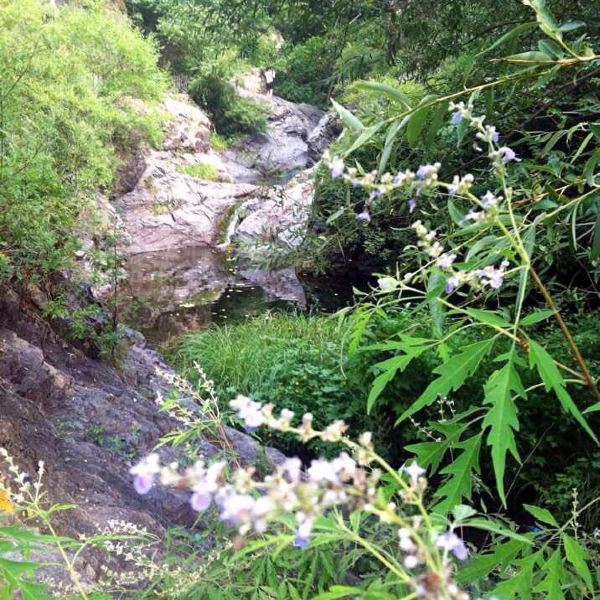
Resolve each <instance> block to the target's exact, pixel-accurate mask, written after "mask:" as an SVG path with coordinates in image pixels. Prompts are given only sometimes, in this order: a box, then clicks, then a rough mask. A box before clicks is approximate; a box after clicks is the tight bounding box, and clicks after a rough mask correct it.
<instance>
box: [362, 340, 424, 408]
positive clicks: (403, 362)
mask: <svg viewBox="0 0 600 600" xmlns="http://www.w3.org/2000/svg"><path fill="white" fill-rule="evenodd" d="M426 349H427V347H426V346H425V347H416V348H415V347H413V348H408V347H405V348H404V350H405V352H406V354H401V355H399V356H394V357H392V358H388V359H387V360H384V361H382V362H380V363H377V364H376V365H375V367H376V368H378V369H384V372H383V373H381V375H378V376H377V377H376V378H375V380H374V381H373V385H372V386H371V391H370V392H369V397H368V398H367V414H371V410H372V409H373V405H374V404H375V401H376V400H377V398H379V396H380V395H381V393H382V392H383V390H384V389H385V388H386V386H387V384H388V383H389V382H390V381H392V379H394V377H395V376H396V373H397V372H398V371H404V369H406V367H408V365H409V364H410V362H411V361H412V360H413V359H414V358H417V357H418V356H419V355H421V354H422V353H423V352H425V350H426Z"/></svg>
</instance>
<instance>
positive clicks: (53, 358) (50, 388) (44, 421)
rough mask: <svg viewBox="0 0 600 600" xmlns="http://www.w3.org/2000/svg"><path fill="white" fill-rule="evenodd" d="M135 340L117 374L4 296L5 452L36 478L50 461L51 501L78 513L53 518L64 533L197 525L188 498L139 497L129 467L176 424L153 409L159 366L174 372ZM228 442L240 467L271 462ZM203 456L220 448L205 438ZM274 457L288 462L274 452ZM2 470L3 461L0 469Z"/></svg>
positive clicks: (0, 411)
mask: <svg viewBox="0 0 600 600" xmlns="http://www.w3.org/2000/svg"><path fill="white" fill-rule="evenodd" d="M130 341H131V343H132V346H131V347H130V348H129V350H128V352H127V355H126V356H125V357H124V361H123V365H122V368H121V369H120V371H116V370H114V369H112V368H110V367H109V366H107V365H106V364H104V363H102V362H99V361H96V360H92V359H90V358H88V357H86V356H85V355H84V354H83V353H81V352H79V351H77V350H76V349H74V348H73V347H72V346H69V345H68V344H66V343H65V342H64V340H62V339H61V338H59V337H58V336H57V335H56V334H55V333H54V331H53V330H52V329H51V328H50V326H49V325H48V324H47V323H45V322H43V321H42V320H41V319H40V317H39V315H38V314H37V312H36V311H35V310H34V308H33V307H32V306H31V305H30V304H28V303H27V302H24V301H23V300H22V299H19V298H18V297H17V296H16V294H14V293H13V292H11V291H8V290H2V295H1V296H0V446H2V447H4V448H6V449H7V450H8V451H9V453H10V454H11V455H13V456H14V457H15V459H16V460H17V462H18V463H19V464H20V465H21V466H22V468H23V469H24V470H26V471H28V472H29V473H34V472H35V471H36V468H37V463H38V461H39V460H43V461H45V464H46V471H47V475H46V478H45V479H46V482H47V488H46V489H47V492H48V494H49V500H50V501H51V502H61V503H69V504H75V505H76V506H77V507H76V508H75V509H73V510H70V511H66V512H62V513H57V515H56V519H57V527H58V528H59V530H60V531H61V532H62V533H64V534H71V535H77V534H79V533H96V532H97V527H96V526H97V525H103V524H105V522H106V521H107V520H108V519H119V520H121V519H123V520H125V521H128V522H132V523H135V524H137V525H140V526H144V527H148V528H149V529H150V530H152V531H154V532H156V533H161V532H162V531H163V528H164V527H166V526H169V525H172V524H173V523H180V524H182V525H187V526H191V525H192V524H193V522H194V517H195V515H194V514H193V513H192V511H191V509H190V508H189V505H188V496H187V494H180V493H172V492H168V491H165V490H163V489H155V490H153V491H152V492H151V493H150V494H148V496H139V495H137V494H136V493H135V491H134V489H133V487H132V482H131V476H130V475H129V465H130V463H131V461H132V460H135V458H136V457H137V456H143V455H145V454H147V453H149V452H150V451H152V449H153V448H154V447H155V445H156V444H157V442H158V441H159V439H160V437H161V436H163V435H164V434H165V433H167V432H168V431H171V430H173V429H175V428H177V427H179V424H178V422H177V421H175V420H174V419H172V418H171V417H169V416H168V415H165V414H164V413H161V412H159V410H158V407H157V405H156V402H155V399H156V393H157V391H158V390H161V391H162V392H163V393H168V390H169V386H168V385H167V384H166V383H165V381H164V380H163V379H161V378H160V377H159V376H158V375H157V373H156V369H157V368H160V369H163V370H166V371H169V369H168V367H167V366H166V365H165V363H164V361H163V359H162V357H161V356H160V355H159V354H158V353H156V352H154V351H152V350H150V349H148V348H147V347H145V344H144V341H143V338H142V337H141V336H139V335H133V334H132V336H131V339H130ZM188 402H189V400H188ZM227 437H228V440H229V443H230V444H231V445H232V446H233V447H234V448H235V449H236V451H237V453H238V454H239V457H240V461H241V462H242V463H246V464H253V463H254V462H255V461H256V460H257V457H258V456H259V455H263V456H264V451H263V450H262V449H261V448H260V447H259V446H258V444H257V443H256V442H255V441H254V440H252V439H251V438H249V437H248V436H246V435H245V434H243V433H240V432H237V431H233V430H229V429H228V430H227ZM198 450H199V452H202V453H204V454H205V455H207V456H210V455H212V454H215V453H216V452H217V451H218V447H217V446H216V445H214V444H212V443H210V442H208V440H203V441H202V442H201V444H200V447H199V448H198ZM165 452H166V453H167V454H166V457H168V458H170V459H172V458H173V457H174V455H173V454H172V452H171V453H170V451H168V450H166V451H165ZM267 457H268V458H269V459H270V460H273V461H279V460H281V459H282V458H283V457H282V455H281V454H280V453H278V452H277V451H275V450H268V452H267ZM4 468H5V465H3V464H1V463H0V472H1V471H2V470H3V469H4Z"/></svg>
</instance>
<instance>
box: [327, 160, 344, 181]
mask: <svg viewBox="0 0 600 600" xmlns="http://www.w3.org/2000/svg"><path fill="white" fill-rule="evenodd" d="M344 168H345V166H344V159H342V158H340V157H338V158H335V159H334V160H333V162H332V163H331V168H330V173H331V177H332V178H333V179H337V178H338V177H341V176H342V175H343V174H344Z"/></svg>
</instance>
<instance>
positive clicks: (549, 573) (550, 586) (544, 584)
mask: <svg viewBox="0 0 600 600" xmlns="http://www.w3.org/2000/svg"><path fill="white" fill-rule="evenodd" d="M542 573H544V575H545V577H544V578H543V579H542V581H540V582H539V583H538V584H537V585H536V586H535V588H534V589H533V591H534V592H536V593H538V594H541V593H542V592H545V595H544V598H545V599H546V600H564V598H565V596H564V594H563V591H562V586H561V579H562V574H563V568H562V560H561V555H560V551H559V550H555V551H554V552H553V553H552V555H551V556H550V558H549V559H548V560H547V561H546V562H545V563H544V566H543V567H542Z"/></svg>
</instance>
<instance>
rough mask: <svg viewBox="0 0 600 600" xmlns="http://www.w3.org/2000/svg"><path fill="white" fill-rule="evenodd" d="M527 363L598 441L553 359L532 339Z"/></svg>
mask: <svg viewBox="0 0 600 600" xmlns="http://www.w3.org/2000/svg"><path fill="white" fill-rule="evenodd" d="M529 365H530V367H531V368H533V367H534V366H535V367H536V369H537V371H538V373H539V375H540V377H541V379H542V382H543V383H544V387H545V388H546V391H550V390H554V393H555V394H556V396H557V397H558V400H559V401H560V403H561V405H562V407H563V409H564V410H565V411H566V412H567V413H569V414H570V415H572V416H573V417H574V418H575V420H576V421H577V422H578V423H579V424H580V425H581V426H582V427H583V428H584V429H585V431H587V433H588V434H589V435H590V436H591V438H592V439H593V440H594V441H595V442H596V443H598V438H597V437H596V436H595V434H594V432H593V431H592V430H591V428H590V426H589V425H588V422H587V421H586V420H585V417H584V416H583V415H582V414H581V412H580V410H579V409H578V408H577V405H576V404H575V402H573V399H572V398H571V396H570V394H569V392H567V389H566V384H565V381H564V379H563V377H562V375H561V374H560V371H559V370H558V367H557V366H556V365H555V364H554V360H553V359H552V357H551V356H550V354H548V352H546V350H545V349H544V348H542V346H540V345H539V344H538V343H537V342H536V341H534V340H529Z"/></svg>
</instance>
